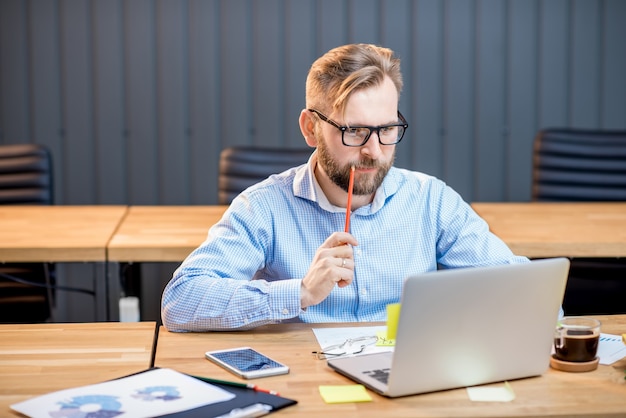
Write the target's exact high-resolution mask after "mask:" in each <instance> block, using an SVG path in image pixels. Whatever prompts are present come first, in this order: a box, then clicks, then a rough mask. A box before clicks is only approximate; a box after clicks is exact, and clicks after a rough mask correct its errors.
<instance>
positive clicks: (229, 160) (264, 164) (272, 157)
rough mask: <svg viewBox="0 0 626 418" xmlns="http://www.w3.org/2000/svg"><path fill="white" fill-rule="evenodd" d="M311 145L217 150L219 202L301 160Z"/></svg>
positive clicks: (229, 200) (306, 159)
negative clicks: (306, 146)
mask: <svg viewBox="0 0 626 418" xmlns="http://www.w3.org/2000/svg"><path fill="white" fill-rule="evenodd" d="M312 152H313V149H311V148H262V147H252V146H237V147H229V148H225V149H223V150H222V152H221V153H220V164H219V178H218V203H219V204H220V205H228V204H230V202H232V200H233V199H234V198H235V197H236V196H237V195H238V194H239V193H241V192H242V191H244V190H245V189H246V188H248V187H250V186H252V185H253V184H255V183H258V182H259V181H261V180H264V179H266V178H267V177H269V176H270V175H272V174H276V173H280V172H282V171H285V170H287V169H288V168H291V167H295V166H298V165H301V164H304V163H306V162H307V161H308V159H309V157H310V156H311V153H312Z"/></svg>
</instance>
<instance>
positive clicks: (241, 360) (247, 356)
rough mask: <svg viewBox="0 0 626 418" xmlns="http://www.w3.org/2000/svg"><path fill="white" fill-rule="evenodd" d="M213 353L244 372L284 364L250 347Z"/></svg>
mask: <svg viewBox="0 0 626 418" xmlns="http://www.w3.org/2000/svg"><path fill="white" fill-rule="evenodd" d="M211 355H212V356H213V357H215V358H217V359H218V360H221V361H223V362H224V363H226V364H230V365H231V366H232V367H235V368H237V369H239V370H241V371H242V372H253V371H256V370H265V369H272V368H275V367H283V365H282V364H280V363H277V362H275V361H274V360H272V359H270V358H268V357H266V356H264V355H263V354H261V353H259V352H257V351H254V350H252V349H250V348H244V349H240V350H232V351H221V352H213V353H211Z"/></svg>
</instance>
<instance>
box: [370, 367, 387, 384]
mask: <svg viewBox="0 0 626 418" xmlns="http://www.w3.org/2000/svg"><path fill="white" fill-rule="evenodd" d="M389 370H390V369H378V370H369V371H366V372H363V373H364V374H366V375H368V376H370V377H373V378H374V379H376V380H378V381H379V382H381V383H385V384H387V381H388V380H389Z"/></svg>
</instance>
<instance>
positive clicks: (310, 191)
mask: <svg viewBox="0 0 626 418" xmlns="http://www.w3.org/2000/svg"><path fill="white" fill-rule="evenodd" d="M316 165H317V150H316V151H314V152H313V153H312V154H311V157H310V158H309V161H308V162H307V163H306V164H305V165H303V166H301V167H300V168H299V169H298V170H297V172H296V175H295V177H294V180H293V193H294V195H295V196H297V197H300V198H303V199H307V200H310V201H313V202H317V204H318V205H319V206H320V207H321V208H322V209H324V210H327V211H329V212H345V211H346V209H345V208H340V207H338V206H335V205H333V204H331V203H330V202H329V200H328V198H327V197H326V195H325V194H324V191H323V190H322V187H321V186H320V185H319V183H318V182H317V179H316V178H315V174H314V171H315V166H316ZM397 174H398V173H397V172H396V169H395V167H392V168H391V170H389V172H388V173H387V176H385V179H384V180H383V183H382V184H381V185H380V187H378V190H376V194H375V195H374V200H373V201H372V203H371V204H369V205H367V206H364V207H362V208H359V209H358V210H357V211H356V212H364V211H367V212H368V213H375V212H377V211H378V210H380V209H381V208H382V207H383V206H384V204H385V202H386V201H387V198H389V197H390V196H392V195H393V194H394V193H396V192H397V191H398V188H399V187H400V185H399V177H398V175H397Z"/></svg>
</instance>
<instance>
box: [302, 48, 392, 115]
mask: <svg viewBox="0 0 626 418" xmlns="http://www.w3.org/2000/svg"><path fill="white" fill-rule="evenodd" d="M385 77H389V78H390V79H391V81H392V82H393V83H394V85H395V86H396V89H397V90H398V97H400V93H401V92H402V73H401V71H400V59H399V58H396V57H395V56H394V53H393V51H392V50H391V49H389V48H383V47H380V46H376V45H370V44H350V45H344V46H340V47H337V48H334V49H331V50H330V51H328V52H327V53H326V54H324V55H322V56H321V57H320V58H318V59H317V60H316V61H315V62H314V63H313V65H312V66H311V69H310V70H309V74H308V76H307V79H306V107H307V108H308V109H316V110H319V111H320V112H324V113H326V114H332V113H334V112H337V113H339V114H341V115H343V113H344V111H345V108H346V104H347V102H348V99H349V98H350V95H351V94H352V93H353V92H355V91H358V90H362V89H365V88H369V87H374V86H378V85H380V84H382V82H383V81H384V79H385Z"/></svg>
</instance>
